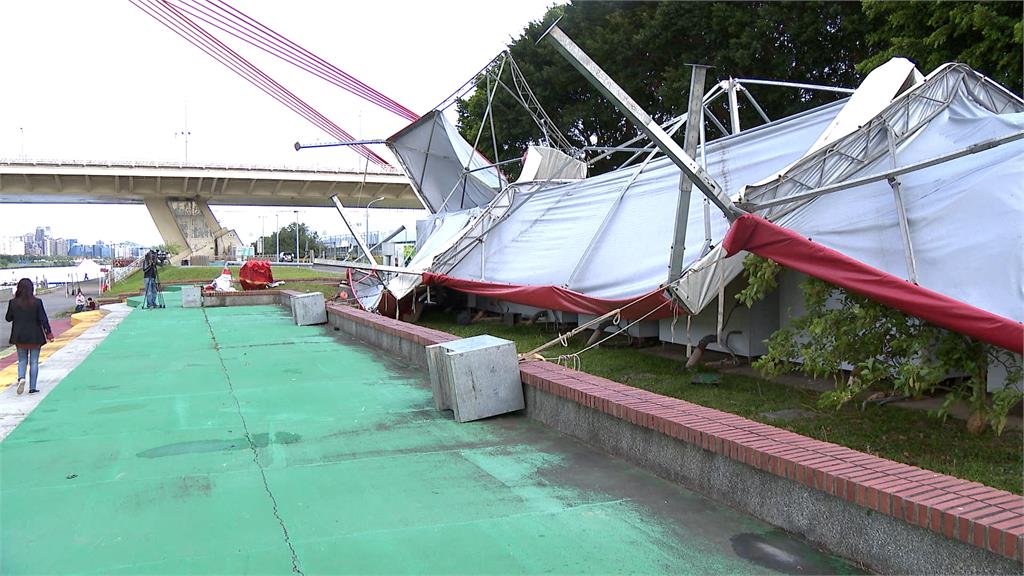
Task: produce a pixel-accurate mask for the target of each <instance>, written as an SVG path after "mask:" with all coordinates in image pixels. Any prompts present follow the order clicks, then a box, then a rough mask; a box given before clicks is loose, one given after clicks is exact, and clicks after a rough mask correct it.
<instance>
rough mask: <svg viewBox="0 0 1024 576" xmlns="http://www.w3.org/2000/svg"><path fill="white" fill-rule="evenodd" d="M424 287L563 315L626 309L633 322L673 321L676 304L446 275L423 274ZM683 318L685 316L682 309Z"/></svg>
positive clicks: (660, 296)
mask: <svg viewBox="0 0 1024 576" xmlns="http://www.w3.org/2000/svg"><path fill="white" fill-rule="evenodd" d="M423 283H424V284H428V285H431V286H446V287H448V288H451V289H453V290H458V291H459V292H466V293H469V294H476V295H478V296H487V297H489V298H496V299H498V300H504V301H506V302H514V303H516V304H523V305H524V306H533V307H535V308H544V309H547V310H560V311H562V312H577V313H579V314H592V315H594V316H600V315H602V314H606V313H608V312H611V311H612V310H615V309H616V308H624V307H625V309H624V310H623V311H622V317H623V318H626V319H628V320H634V319H636V318H639V317H641V316H643V315H644V314H647V313H648V312H651V311H652V310H655V309H656V308H658V307H659V306H661V309H660V310H657V311H656V312H654V313H653V314H651V315H650V316H648V318H649V319H651V320H657V319H661V318H670V317H672V309H673V307H674V305H673V304H669V305H667V306H665V305H664V304H665V303H666V302H668V299H667V298H665V295H664V292H663V290H661V289H660V288H659V289H657V290H654V291H652V292H648V293H647V294H643V295H641V296H639V297H637V298H626V299H622V300H611V299H606V298H595V297H593V296H587V295H586V294H581V293H579V292H574V291H572V290H566V289H565V288H559V287H557V286H529V285H526V286H519V285H515V284H501V283H498V282H482V281H479V280H463V279H461V278H453V277H451V276H445V275H444V274H434V273H432V272H424V273H423ZM679 313H680V314H684V313H685V312H683V311H682V310H681V309H679Z"/></svg>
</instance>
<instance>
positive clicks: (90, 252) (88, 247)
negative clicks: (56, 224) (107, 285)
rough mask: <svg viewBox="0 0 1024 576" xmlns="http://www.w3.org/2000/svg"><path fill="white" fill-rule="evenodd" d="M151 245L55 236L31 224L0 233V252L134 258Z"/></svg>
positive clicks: (50, 228) (51, 232)
mask: <svg viewBox="0 0 1024 576" xmlns="http://www.w3.org/2000/svg"><path fill="white" fill-rule="evenodd" d="M150 247H152V244H148V245H147V244H142V243H139V242H133V241H131V240H119V241H113V240H110V239H95V240H88V241H87V240H85V239H79V238H74V237H64V236H55V235H54V234H53V228H52V227H51V226H35V227H34V228H33V229H32V230H30V231H28V232H26V233H24V234H13V235H4V236H0V255H4V256H29V257H40V256H50V257H53V256H56V257H71V258H134V257H138V256H139V255H140V254H141V253H142V252H144V251H145V250H148V249H149V248H150Z"/></svg>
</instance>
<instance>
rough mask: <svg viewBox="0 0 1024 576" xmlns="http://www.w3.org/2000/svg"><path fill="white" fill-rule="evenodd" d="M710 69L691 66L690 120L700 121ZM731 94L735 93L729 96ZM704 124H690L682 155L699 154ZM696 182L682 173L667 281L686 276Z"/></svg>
mask: <svg viewBox="0 0 1024 576" xmlns="http://www.w3.org/2000/svg"><path fill="white" fill-rule="evenodd" d="M707 71H708V67H707V66H702V65H700V64H691V65H690V102H689V107H688V108H687V111H686V117H687V118H700V115H701V114H700V110H701V107H702V105H703V101H702V100H703V99H702V96H703V94H704V78H705V77H706V76H707ZM730 94H732V93H730ZM700 130H701V123H700V122H699V121H698V122H687V123H686V132H685V133H684V136H683V152H685V153H686V154H687V155H688V156H690V157H693V156H694V155H695V154H696V153H697V140H698V138H700ZM692 191H693V181H692V180H690V178H689V177H688V176H687V174H686V173H685V172H683V173H680V174H679V199H678V200H677V201H676V224H675V235H674V236H673V239H672V251H671V256H670V257H669V268H668V281H669V282H673V281H675V280H676V279H677V278H679V276H680V275H682V273H683V255H684V253H685V252H686V224H687V221H688V220H689V217H690V196H691V194H690V193H691V192H692Z"/></svg>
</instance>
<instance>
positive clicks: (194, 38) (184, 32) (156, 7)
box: [133, 2, 344, 137]
mask: <svg viewBox="0 0 1024 576" xmlns="http://www.w3.org/2000/svg"><path fill="white" fill-rule="evenodd" d="M133 3H135V2H133ZM136 6H138V7H140V8H142V7H141V6H139V5H138V4H137V3H136ZM151 9H152V10H153V11H154V12H150V11H149V10H145V9H144V10H145V11H146V12H147V14H149V15H150V16H153V17H154V18H155V19H157V20H158V21H160V22H161V23H162V24H164V25H165V26H167V27H168V28H171V30H172V31H174V32H175V33H177V34H178V35H179V36H181V37H182V38H185V39H186V40H188V41H189V42H191V43H192V44H194V45H195V46H197V47H198V48H200V49H202V50H203V51H204V52H206V53H207V54H209V55H210V56H212V57H214V58H215V59H216V60H218V61H219V62H221V63H222V64H224V65H225V66H227V67H228V68H230V69H232V70H233V71H234V72H236V73H237V74H239V75H240V76H242V77H243V78H245V79H246V80H248V81H249V82H250V83H252V84H254V85H256V86H257V87H259V88H260V89H261V90H263V91H264V92H266V93H268V94H270V95H271V96H274V97H275V98H276V99H278V100H279V101H280V102H282V103H283V104H285V105H286V106H288V107H289V108H290V109H292V110H293V111H295V112H296V113H298V114H300V115H302V116H304V117H305V118H306V119H307V120H309V121H310V122H312V123H314V124H315V125H317V126H318V127H320V128H321V129H323V130H324V131H326V132H328V133H329V134H331V135H332V136H335V137H339V129H337V126H332V123H331V122H330V121H329V120H327V119H326V118H324V117H322V115H320V114H319V113H317V112H316V111H315V110H313V109H312V108H311V107H308V105H306V108H303V107H302V105H303V104H304V103H303V102H301V100H299V99H298V98H296V97H295V96H294V95H292V94H289V93H288V92H287V90H284V89H283V87H281V86H280V85H277V84H276V83H274V82H273V80H272V79H270V78H269V77H266V75H265V74H263V75H262V77H261V75H260V72H259V71H258V69H256V70H253V68H255V67H253V66H251V64H250V65H249V66H250V67H249V68H246V67H245V66H244V64H245V63H246V62H245V61H244V59H242V58H240V57H238V55H237V54H234V58H233V59H232V52H231V51H230V49H228V48H227V47H225V46H218V45H217V42H216V39H212V42H211V39H210V38H204V37H203V36H201V34H205V31H203V30H202V29H197V27H196V26H195V25H194V23H192V24H191V26H189V25H188V24H189V23H182V22H181V21H180V18H178V17H177V16H176V15H175V13H174V11H173V9H171V8H170V7H166V6H163V5H162V4H161V3H160V2H151ZM160 10H164V14H163V15H162V16H161V15H160V14H159V13H158V11H160ZM190 28H191V29H190ZM207 36H208V35H207ZM218 52H219V53H218ZM289 96H290V98H289ZM340 132H341V133H344V131H343V130H341V131H340Z"/></svg>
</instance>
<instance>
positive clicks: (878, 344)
mask: <svg viewBox="0 0 1024 576" xmlns="http://www.w3.org/2000/svg"><path fill="white" fill-rule="evenodd" d="M778 270H779V266H778V264H776V263H775V262H772V261H771V260H767V259H764V258H761V257H759V256H754V255H750V256H748V257H747V259H746V260H744V275H745V276H746V278H747V281H748V287H747V289H745V290H744V291H742V292H741V293H740V294H737V298H738V299H740V300H741V301H742V302H744V303H745V304H747V305H748V306H749V305H750V304H751V303H752V302H753V301H756V300H759V299H760V298H762V297H763V296H764V294H766V293H767V292H768V291H769V290H771V289H773V288H774V286H775V273H776V272H777V271H778ZM801 288H802V290H803V292H804V300H805V305H806V309H807V310H806V313H805V314H804V315H803V316H801V317H799V318H796V319H794V320H792V321H791V323H790V325H789V326H787V327H785V328H782V329H781V330H779V331H777V332H775V334H773V335H772V336H771V337H770V338H769V339H768V342H767V344H768V353H767V354H765V355H764V356H762V357H761V358H759V359H758V360H757V361H756V362H755V363H754V367H755V368H757V369H758V370H760V371H761V373H762V374H764V375H766V376H778V375H780V374H783V373H786V372H789V371H791V370H799V371H801V372H803V373H804V374H806V375H808V376H813V377H818V378H820V377H831V378H833V379H834V380H835V383H836V388H835V390H832V391H830V392H826V393H824V394H822V395H821V397H820V400H819V402H820V404H821V405H822V406H823V407H832V408H838V407H840V406H842V405H843V404H846V403H847V402H850V401H852V400H854V399H855V398H857V397H860V396H862V393H864V392H866V391H868V390H872V389H873V390H885V391H889V392H892V393H895V394H898V395H903V396H909V397H913V398H919V397H921V396H923V395H926V394H933V393H935V392H937V391H941V390H945V391H946V401H945V403H944V404H943V405H942V407H941V408H940V409H939V410H937V411H936V412H935V413H936V415H938V416H942V417H945V415H946V414H947V413H948V411H949V409H950V407H951V406H952V404H953V403H954V402H956V401H958V400H964V401H966V402H967V403H968V405H969V406H970V407H971V415H970V418H969V419H968V421H967V429H968V431H970V432H971V433H979V432H981V431H982V430H983V429H984V428H985V427H987V426H989V425H990V426H991V427H992V428H993V429H994V430H995V431H996V433H997V434H999V433H1002V430H1003V427H1004V426H1005V425H1006V416H1007V413H1008V412H1009V410H1010V409H1011V408H1013V407H1014V406H1015V405H1016V404H1017V403H1019V402H1020V401H1021V399H1022V398H1024V394H1022V393H1021V389H1020V386H1021V375H1022V370H1021V363H1020V358H1019V357H1018V356H1015V355H1014V354H1012V353H1010V352H1008V351H1006V350H1003V349H1001V348H998V347H995V346H991V345H989V344H986V343H984V342H979V341H978V340H975V339H973V338H971V337H969V336H965V335H963V334H957V333H955V332H950V331H949V330H945V329H942V328H939V327H937V326H934V325H931V324H928V323H927V322H924V321H921V320H919V319H917V318H914V317H912V316H908V315H906V314H904V313H902V312H900V311H899V310H895V309H893V308H889V307H887V306H884V305H882V304H879V303H878V302H875V301H872V300H869V299H867V298H865V297H863V296H859V295H856V294H851V293H849V292H846V291H845V290H842V289H840V288H837V287H836V286H833V285H831V284H829V283H827V282H825V281H823V280H818V279H816V278H808V279H807V280H805V281H804V282H803V284H802V285H801ZM797 358H799V359H800V360H801V362H800V363H796V362H794V361H793V360H794V359H797ZM992 362H997V363H1001V364H1002V365H1003V366H1004V367H1005V368H1006V372H1007V377H1006V379H1005V382H1004V384H1005V387H1004V388H1003V389H1002V390H1000V391H998V392H996V393H995V394H992V395H989V394H988V393H987V391H986V389H987V380H988V378H987V371H988V367H989V364H990V363H992ZM844 364H848V365H850V366H852V367H853V371H852V372H850V373H849V375H847V374H846V372H845V371H844V370H843V366H844Z"/></svg>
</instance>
